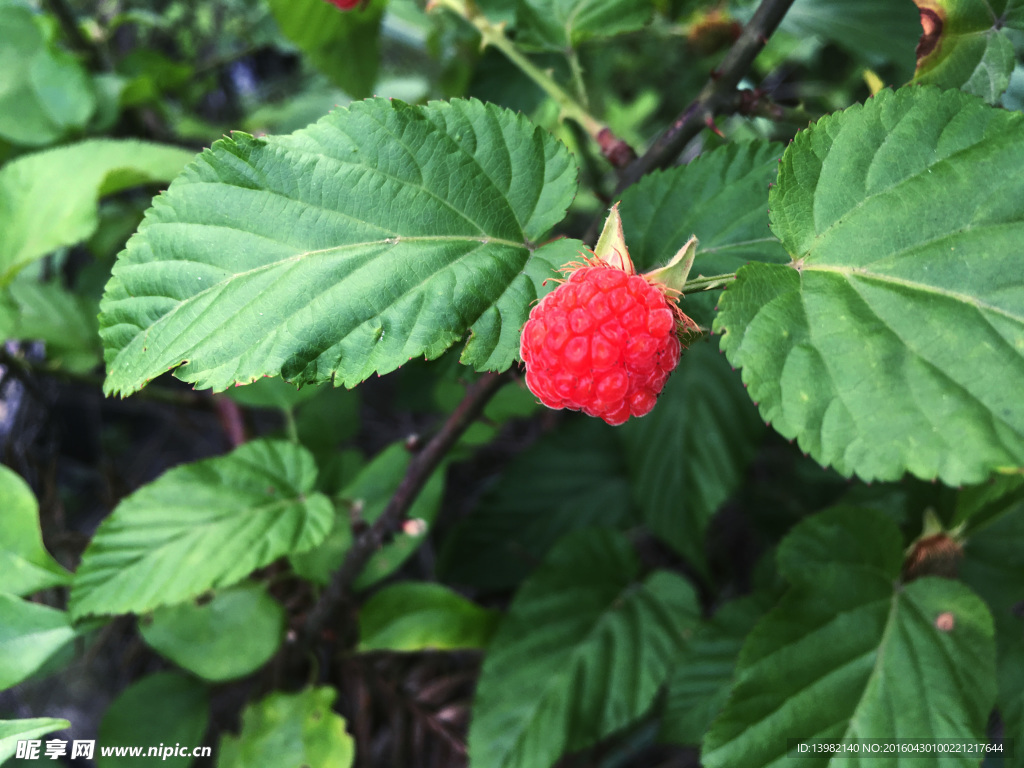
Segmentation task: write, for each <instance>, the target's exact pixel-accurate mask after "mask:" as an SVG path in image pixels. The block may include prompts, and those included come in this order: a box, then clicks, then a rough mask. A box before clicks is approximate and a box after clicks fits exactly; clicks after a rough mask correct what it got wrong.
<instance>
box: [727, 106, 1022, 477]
mask: <svg viewBox="0 0 1024 768" xmlns="http://www.w3.org/2000/svg"><path fill="white" fill-rule="evenodd" d="M1018 171H1020V172H1018ZM1022 199H1024V115H1020V114H1014V113H1009V112H1004V111H1002V110H997V109H993V108H991V107H988V106H986V105H985V104H984V103H983V102H981V101H980V100H979V99H977V98H976V97H973V96H968V95H967V94H963V93H960V92H958V91H944V92H943V91H939V90H938V89H935V88H931V87H913V88H906V89H903V90H900V91H896V92H892V91H882V92H881V93H879V94H878V95H877V96H875V97H874V98H872V99H870V100H869V101H868V102H867V103H866V104H864V105H857V106H853V107H850V108H849V109H847V110H845V111H843V112H839V113H836V114H834V115H830V116H828V117H825V118H822V119H821V120H820V121H818V123H816V124H815V125H814V126H812V127H811V128H809V129H807V130H806V131H803V132H801V133H800V134H799V135H798V136H797V138H796V139H795V140H794V141H793V143H792V144H791V145H790V146H789V148H788V149H787V150H786V154H785V156H784V158H783V163H782V168H781V171H780V173H779V183H778V186H776V187H775V188H774V189H773V190H772V195H771V209H772V229H773V231H774V232H775V233H776V234H777V235H778V236H779V237H780V239H781V240H782V243H783V245H784V246H785V247H786V249H787V250H788V251H789V253H790V254H792V257H793V261H792V263H791V264H789V265H776V264H750V265H748V266H746V267H743V268H741V269H740V271H739V273H738V278H737V280H736V282H735V283H734V284H732V285H731V286H730V287H729V289H728V290H727V291H726V292H725V294H724V295H723V296H722V298H721V300H720V302H719V304H720V307H721V312H720V313H719V316H718V318H717V319H716V321H715V329H716V330H718V331H723V332H725V333H726V335H725V338H724V339H723V340H722V348H723V349H724V350H725V352H726V354H727V355H728V357H729V361H730V362H731V363H732V364H733V365H735V366H742V367H743V380H744V381H745V382H746V383H747V384H748V385H749V390H748V392H749V394H750V397H751V398H752V399H753V400H754V401H755V402H758V403H759V404H760V410H761V415H762V416H763V417H764V418H765V419H766V420H769V421H771V422H772V426H774V427H775V429H776V430H778V431H779V432H780V433H782V435H783V436H785V437H789V438H794V437H795V438H796V439H797V440H798V442H799V444H800V447H801V448H802V449H803V450H804V451H807V452H809V453H810V454H811V456H813V457H814V458H815V459H816V460H817V461H818V462H820V463H822V464H825V465H831V466H833V467H834V468H835V469H836V470H838V471H839V472H841V473H842V474H845V475H850V474H854V473H856V474H857V475H859V476H860V477H862V478H864V479H865V480H877V479H880V480H895V479H897V478H899V477H900V476H902V475H903V474H904V473H905V472H911V473H913V474H914V475H917V476H918V477H921V478H925V479H932V478H938V479H940V480H941V481H942V482H944V483H946V484H948V485H959V484H964V483H976V482H980V481H982V480H984V479H985V478H986V477H987V476H988V475H989V474H990V473H992V472H993V471H995V470H998V469H1002V468H1006V467H1020V466H1024V408H1021V407H1020V401H1019V398H1017V397H1016V395H1015V393H1016V392H1017V391H1019V390H1021V389H1024V286H1022V284H1021V283H1020V281H1019V280H1017V279H1016V278H1015V277H1014V276H1013V275H1014V274H1015V273H1014V271H1013V266H1012V265H1013V264H1015V263H1016V260H1017V254H1018V252H1019V244H1020V239H1021V237H1022V236H1024V207H1022V206H1021V205H1019V204H1018V202H1019V201H1020V200H1022Z"/></svg>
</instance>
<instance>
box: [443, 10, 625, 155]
mask: <svg viewBox="0 0 1024 768" xmlns="http://www.w3.org/2000/svg"><path fill="white" fill-rule="evenodd" d="M433 8H447V9H448V10H450V11H452V12H453V13H455V14H457V15H459V16H461V17H462V18H463V19H465V20H466V21H468V22H469V23H470V24H472V25H473V26H474V27H476V28H477V31H479V32H480V36H481V38H482V43H483V46H484V47H486V46H488V45H492V46H494V47H495V48H497V49H498V50H499V51H501V52H502V53H503V54H504V55H505V57H506V58H507V59H508V60H509V61H511V62H512V63H513V64H515V65H516V66H517V67H518V68H519V70H520V71H521V72H522V73H523V74H524V75H526V76H527V77H529V78H530V79H531V80H533V82H534V83H536V84H537V85H538V86H540V88H541V90H543V91H544V93H546V94H547V95H548V96H550V97H551V98H552V99H554V101H555V102H556V103H557V104H558V106H559V108H560V109H561V112H562V117H565V118H568V119H570V120H573V121H574V122H576V123H578V124H579V125H581V126H582V127H583V129H584V130H585V131H586V132H587V133H588V134H589V135H590V138H591V139H593V140H594V141H595V142H597V144H598V145H599V146H600V147H601V152H602V153H603V154H604V156H605V157H607V158H608V161H609V162H610V163H611V164H612V165H614V166H615V167H616V168H620V167H624V166H626V165H627V164H628V163H629V162H631V161H632V160H633V158H635V157H636V153H635V152H634V151H633V149H632V148H631V147H630V146H629V145H628V144H626V142H624V141H623V140H622V139H620V138H618V137H617V136H615V135H614V134H613V133H612V131H611V129H610V128H609V127H608V126H607V125H605V124H604V123H602V122H601V121H600V120H598V119H597V118H596V117H594V116H593V115H591V114H590V113H589V112H588V111H587V110H586V109H585V108H584V107H583V105H582V104H580V103H579V102H578V101H577V100H576V99H574V98H573V97H572V96H571V95H570V94H569V93H567V92H566V91H565V89H564V88H562V86H560V85H559V84H558V83H556V82H555V80H554V78H552V77H551V75H550V74H549V73H548V72H545V71H544V70H543V69H541V68H540V67H538V66H537V65H536V64H534V63H533V62H532V61H530V59H529V58H527V57H526V55H525V54H523V52H522V51H520V50H519V48H517V47H516V45H515V43H513V42H512V41H511V40H509V38H508V36H507V35H506V34H505V25H504V23H500V24H495V23H493V22H492V21H491V20H490V19H488V18H487V17H486V16H485V15H484V14H483V13H482V12H481V11H480V9H479V8H477V7H476V3H475V2H473V0H430V2H429V3H428V5H427V9H428V10H430V9H433ZM570 64H572V59H571V57H570ZM576 66H579V62H578V61H577V62H576Z"/></svg>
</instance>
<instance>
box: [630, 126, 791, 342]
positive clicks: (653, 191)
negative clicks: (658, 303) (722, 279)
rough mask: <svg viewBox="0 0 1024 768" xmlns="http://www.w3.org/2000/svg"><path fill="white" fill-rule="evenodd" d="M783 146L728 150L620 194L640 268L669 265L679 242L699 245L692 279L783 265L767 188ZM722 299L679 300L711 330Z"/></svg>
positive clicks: (785, 258)
mask: <svg viewBox="0 0 1024 768" xmlns="http://www.w3.org/2000/svg"><path fill="white" fill-rule="evenodd" d="M782 152H783V147H782V145H781V144H774V143H768V142H758V143H753V142H752V143H746V144H728V145H726V146H724V147H720V148H718V149H715V150H713V151H711V152H708V153H706V154H703V155H701V156H700V157H698V158H697V159H696V160H694V161H693V162H692V163H690V164H688V165H682V166H677V167H675V168H672V169H670V170H667V171H658V172H655V173H652V174H650V175H648V176H645V177H644V178H643V179H641V180H640V181H639V182H638V183H637V184H634V185H633V186H632V187H630V188H629V189H627V190H626V191H625V192H624V193H623V195H622V206H621V212H622V227H623V231H624V232H625V235H626V244H627V245H628V246H629V253H630V256H631V257H632V258H633V261H634V263H635V264H636V266H637V269H639V270H641V271H646V270H648V269H652V268H654V267H656V266H660V265H663V264H666V263H667V262H668V261H669V259H671V258H672V256H673V255H674V254H675V253H676V251H678V250H679V249H680V248H681V247H682V245H683V243H685V242H686V241H687V240H689V239H690V236H691V235H696V236H697V239H698V240H699V241H700V245H699V246H698V249H697V257H696V259H695V260H694V263H693V271H692V275H693V276H694V277H696V276H698V275H706V276H710V275H720V274H724V273H727V272H735V271H736V270H737V269H739V268H740V267H741V266H743V265H744V264H746V263H747V262H749V261H769V262H778V263H783V262H786V261H788V255H787V254H786V249H785V248H783V247H782V245H781V244H780V243H779V239H778V238H777V237H775V235H773V234H772V233H771V230H770V229H768V186H769V184H770V182H772V181H774V180H775V177H776V176H777V175H778V173H779V158H781V157H782ZM718 297H719V293H718V292H717V291H716V292H713V293H708V294H700V293H698V294H692V295H690V296H687V297H686V298H685V299H683V300H682V304H681V306H682V307H683V310H684V311H685V312H686V314H688V315H690V316H691V317H692V318H693V319H694V320H696V321H697V322H698V323H701V324H710V323H711V319H712V308H713V307H714V305H715V302H716V301H718Z"/></svg>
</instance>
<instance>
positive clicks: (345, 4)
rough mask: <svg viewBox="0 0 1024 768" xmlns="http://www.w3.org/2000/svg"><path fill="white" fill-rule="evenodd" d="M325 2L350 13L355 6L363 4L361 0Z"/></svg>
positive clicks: (329, 0)
mask: <svg viewBox="0 0 1024 768" xmlns="http://www.w3.org/2000/svg"><path fill="white" fill-rule="evenodd" d="M327 2H328V3H330V4H331V5H334V6H337V7H338V8H340V9H341V10H343V11H351V10H352V9H353V8H355V7H356V6H357V5H359V4H360V3H361V2H363V0H327Z"/></svg>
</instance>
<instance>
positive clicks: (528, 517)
mask: <svg viewBox="0 0 1024 768" xmlns="http://www.w3.org/2000/svg"><path fill="white" fill-rule="evenodd" d="M632 517H633V515H632V514H631V506H630V486H629V479H628V476H627V471H626V462H625V458H624V457H623V455H622V450H621V446H620V445H619V442H618V441H617V440H616V436H615V429H614V428H612V427H609V426H608V425H606V424H604V423H603V422H599V421H597V420H596V419H591V418H589V417H569V418H568V419H567V420H566V421H565V422H564V423H563V425H562V426H561V427H560V428H559V429H558V430H556V431H554V432H552V433H550V434H548V435H547V436H545V437H543V438H541V439H540V440H539V441H538V442H537V443H536V444H535V445H534V446H533V447H532V448H531V449H530V450H528V451H524V452H523V453H521V454H520V455H519V456H518V457H517V458H516V459H514V460H513V461H512V463H511V464H510V465H509V467H508V468H507V469H506V470H505V472H504V473H503V474H502V476H501V478H500V480H499V481H498V482H497V483H496V484H495V486H494V487H493V489H491V490H490V491H489V492H488V493H487V494H486V495H485V496H484V498H483V499H482V500H481V501H480V504H479V505H478V506H477V508H476V509H474V510H473V513H472V514H471V515H469V516H468V517H467V518H466V519H465V520H464V521H463V522H461V523H459V524H458V525H457V526H456V527H455V528H454V529H453V530H452V531H451V533H449V534H448V536H447V537H446V539H445V542H444V548H443V549H442V551H441V557H440V559H439V562H438V573H439V575H440V576H441V578H442V579H443V580H444V581H446V582H454V583H456V584H469V585H472V586H475V587H479V588H481V589H503V588H506V587H512V586H515V585H516V584H518V583H519V582H520V581H522V580H523V578H524V577H525V576H526V575H527V574H528V573H529V572H530V571H531V570H533V568H534V566H536V565H537V563H539V562H540V561H541V560H542V559H543V558H544V556H545V554H546V553H547V551H548V550H549V549H550V548H551V546H552V545H553V544H554V543H555V542H556V541H557V540H558V539H559V538H560V537H561V536H562V535H564V534H565V533H567V532H569V531H573V530H576V529H577V528H584V527H587V526H609V527H612V526H620V525H623V524H625V523H627V522H633V520H632Z"/></svg>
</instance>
